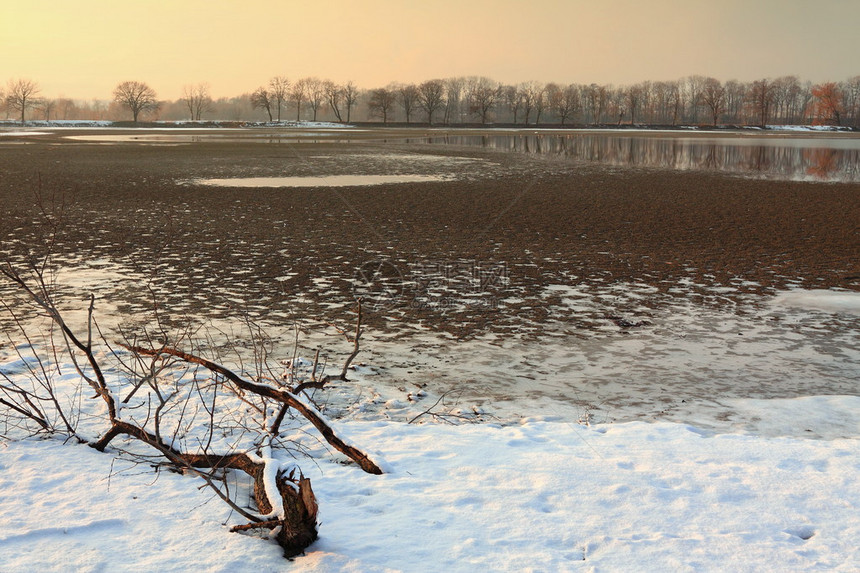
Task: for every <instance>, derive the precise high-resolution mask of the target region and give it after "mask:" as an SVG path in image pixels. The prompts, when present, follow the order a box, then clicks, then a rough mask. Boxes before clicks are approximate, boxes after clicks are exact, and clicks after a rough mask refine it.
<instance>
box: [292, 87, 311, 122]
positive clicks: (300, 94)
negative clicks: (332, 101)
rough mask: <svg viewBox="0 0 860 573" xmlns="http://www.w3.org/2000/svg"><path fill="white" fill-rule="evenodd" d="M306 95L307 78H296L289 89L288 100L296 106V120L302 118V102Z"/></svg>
mask: <svg viewBox="0 0 860 573" xmlns="http://www.w3.org/2000/svg"><path fill="white" fill-rule="evenodd" d="M307 95H308V79H307V78H302V79H300V80H296V82H295V83H294V84H293V87H292V88H291V89H290V100H291V101H292V103H293V105H295V106H296V121H301V119H302V103H304V101H305V98H306V97H307Z"/></svg>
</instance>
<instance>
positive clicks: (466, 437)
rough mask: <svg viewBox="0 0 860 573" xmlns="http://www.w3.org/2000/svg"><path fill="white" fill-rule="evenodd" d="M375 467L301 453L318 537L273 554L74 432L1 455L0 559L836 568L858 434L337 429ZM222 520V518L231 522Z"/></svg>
mask: <svg viewBox="0 0 860 573" xmlns="http://www.w3.org/2000/svg"><path fill="white" fill-rule="evenodd" d="M343 427H344V428H345V429H346V430H347V431H348V433H349V434H350V435H351V437H352V438H354V439H355V440H356V441H359V442H361V443H362V444H364V445H365V446H368V447H369V448H370V449H371V450H376V451H379V452H382V453H384V456H385V458H386V459H387V461H388V464H389V465H390V466H391V467H392V469H393V471H392V473H389V474H387V475H384V476H370V475H367V474H363V473H362V472H360V471H359V470H357V469H356V468H355V467H353V466H343V465H339V464H336V463H331V462H330V461H323V462H321V463H320V465H319V467H314V466H312V465H311V464H303V465H305V466H306V467H305V471H306V472H308V474H309V476H310V477H311V478H312V480H313V485H314V490H315V491H316V492H317V495H318V497H319V499H320V503H321V513H320V516H321V522H322V525H321V528H320V534H321V537H320V539H319V540H318V541H317V542H316V543H315V544H314V545H313V546H312V547H311V551H310V552H309V553H308V554H307V555H306V556H303V557H300V558H298V559H297V560H296V561H295V562H294V563H292V564H289V565H288V564H286V563H285V562H284V561H283V559H282V557H281V555H280V549H279V548H278V547H277V546H276V545H275V544H274V543H273V542H268V541H261V540H259V539H255V538H251V537H247V536H242V535H239V534H230V533H228V532H227V527H226V526H224V525H222V523H223V522H224V521H225V520H227V519H228V515H227V512H226V511H225V510H224V508H223V506H222V505H220V504H219V503H217V502H216V500H211V501H212V503H207V500H209V499H210V497H211V496H210V494H208V493H206V492H201V491H198V490H197V488H196V486H197V485H198V482H197V481H195V480H193V479H191V478H187V477H182V476H177V475H173V474H167V473H164V474H162V475H160V476H156V475H155V474H154V473H153V472H152V470H151V469H149V468H144V467H138V468H133V469H131V470H130V471H128V472H122V473H119V474H117V473H116V472H117V470H119V469H120V468H121V467H122V466H121V464H120V463H119V462H117V463H116V464H115V465H114V466H113V468H112V466H111V461H112V460H111V456H108V455H105V454H99V453H97V452H95V451H92V450H90V449H89V448H87V447H84V446H71V445H65V446H64V445H62V444H58V443H55V442H34V441H28V442H18V443H12V444H9V445H6V446H2V448H3V449H2V450H0V467H2V470H3V471H2V472H0V506H2V507H3V513H4V520H3V521H2V523H0V566H2V567H0V568H2V569H3V570H4V571H10V572H17V571H22V572H23V571H33V570H40V571H69V570H76V571H96V570H123V571H156V570H157V571H180V570H182V571H187V570H194V571H231V572H233V571H276V570H277V571H282V570H289V571H315V572H318V571H361V572H373V571H464V572H466V571H469V572H471V571H667V570H671V571H763V570H769V571H834V570H836V571H851V570H855V569H854V568H855V566H856V564H857V563H858V562H860V549H858V548H857V544H856V539H857V537H858V535H860V517H858V515H860V511H858V509H860V478H858V476H860V457H858V454H860V442H858V441H857V440H856V439H850V440H834V441H822V440H802V439H795V438H759V437H752V436H741V435H711V434H708V433H705V432H701V431H699V430H697V429H695V428H693V427H691V426H686V425H681V424H668V423H660V424H654V425H649V424H645V423H640V422H633V423H627V424H619V425H611V426H598V427H585V426H579V425H574V424H568V423H562V422H558V421H539V420H532V421H528V422H525V423H523V424H521V425H517V426H507V427H498V426H493V425H469V426H458V427H450V426H438V425H423V426H414V425H413V426H407V425H404V424H398V423H388V422H375V423H373V422H362V423H350V424H344V425H343ZM153 482H154V483H153ZM231 523H232V522H231Z"/></svg>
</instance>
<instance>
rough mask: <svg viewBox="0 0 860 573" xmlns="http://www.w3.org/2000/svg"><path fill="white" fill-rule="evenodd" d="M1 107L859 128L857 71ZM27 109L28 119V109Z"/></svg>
mask: <svg viewBox="0 0 860 573" xmlns="http://www.w3.org/2000/svg"><path fill="white" fill-rule="evenodd" d="M0 105H2V109H0V113H4V114H5V117H6V119H18V120H20V121H21V122H24V121H25V120H26V119H27V117H29V118H30V119H44V120H90V119H92V120H106V119H110V120H121V119H131V120H132V121H134V122H137V121H138V120H139V119H141V118H143V117H145V118H147V119H161V120H167V121H177V120H191V121H202V120H207V119H208V120H224V121H268V122H275V121H284V120H287V119H289V120H297V121H303V120H304V121H335V122H340V123H349V122H354V121H370V122H379V123H382V124H390V123H400V124H413V123H414V124H431V125H434V124H442V125H461V124H478V123H479V124H484V125H486V124H510V125H540V124H544V125H561V126H574V125H637V124H650V125H667V126H668V125H712V126H718V125H759V126H764V125H771V124H777V125H809V124H823V125H840V126H853V127H860V76H854V77H852V78H849V79H848V80H844V81H841V82H823V83H820V84H813V83H812V82H809V81H801V80H800V79H799V78H798V77H797V76H783V77H779V78H776V79H769V78H768V79H760V80H755V81H751V82H740V81H736V80H729V81H726V82H722V81H720V80H718V79H716V78H711V77H705V76H687V77H685V78H682V79H679V80H675V81H659V82H652V81H645V82H640V83H637V84H633V85H626V86H614V85H606V84H603V85H599V84H593V83H592V84H575V83H574V84H567V85H565V84H559V83H555V82H550V83H542V82H537V81H529V82H522V83H519V84H503V83H500V82H497V81H495V80H493V79H491V78H487V77H481V76H472V77H456V78H445V79H432V80H427V81H425V82H421V83H392V84H389V85H387V86H384V87H377V88H371V89H359V88H358V87H357V86H356V85H355V83H354V82H352V81H350V82H346V83H343V84H338V83H336V82H333V81H331V80H326V79H319V78H316V77H305V78H299V79H295V80H291V79H289V78H288V77H286V76H280V75H278V76H273V77H272V78H271V79H270V80H269V81H268V82H266V83H264V84H263V85H261V86H259V87H257V88H256V89H254V90H252V91H251V92H249V93H246V94H242V95H240V96H236V97H231V98H219V99H214V98H213V97H212V96H211V94H210V89H209V85H208V84H205V83H200V84H196V85H186V86H184V87H183V90H182V96H181V97H180V98H179V99H177V100H173V101H169V100H159V99H158V97H157V94H156V92H155V90H153V89H152V88H151V87H149V86H148V85H147V84H146V83H144V82H139V81H126V82H122V83H120V84H118V85H117V87H116V89H115V90H114V92H113V98H112V99H111V100H107V101H105V100H93V101H91V102H86V101H77V100H72V99H68V98H58V99H50V98H44V97H41V96H40V89H39V86H38V84H37V83H36V82H34V81H32V80H24V79H19V80H12V81H9V82H8V83H7V85H6V88H5V91H4V90H2V88H0ZM28 114H29V116H28Z"/></svg>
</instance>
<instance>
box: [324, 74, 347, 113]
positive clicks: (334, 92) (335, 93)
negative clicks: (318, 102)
mask: <svg viewBox="0 0 860 573" xmlns="http://www.w3.org/2000/svg"><path fill="white" fill-rule="evenodd" d="M323 91H324V92H325V97H326V101H328V106H329V107H330V108H331V111H332V113H334V116H335V117H336V118H337V120H338V121H339V122H341V123H343V117H342V116H341V113H340V106H341V100H342V99H343V88H342V87H340V86H339V85H337V84H336V83H334V82H333V81H331V80H325V81H324V82H323Z"/></svg>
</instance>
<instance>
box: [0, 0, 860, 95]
mask: <svg viewBox="0 0 860 573" xmlns="http://www.w3.org/2000/svg"><path fill="white" fill-rule="evenodd" d="M858 22H860V0H721V1H715V0H529V1H525V0H430V1H425V2H417V1H413V0H376V1H367V0H364V1H358V0H355V1H352V0H326V1H324V2H310V1H302V2H299V1H294V0H244V1H241V2H240V1H234V0H149V1H146V0H139V1H137V2H124V1H117V0H25V1H18V0H16V1H13V0H0V54H2V58H0V86H5V84H6V82H7V81H8V80H10V79H17V78H28V79H32V80H35V81H36V82H38V83H39V85H40V86H41V88H42V95H44V96H48V97H60V96H65V97H73V98H80V99H89V98H100V99H110V98H111V92H112V90H113V88H114V86H116V84H117V83H119V82H120V81H123V80H129V79H133V80H140V81H145V82H147V83H149V84H150V85H151V86H152V87H153V88H155V90H156V91H157V92H158V94H159V96H160V97H161V98H167V99H175V98H177V97H179V95H180V93H181V90H182V86H183V85H187V84H196V83H200V82H208V83H209V84H210V86H211V91H212V95H213V96H214V97H220V96H236V95H240V94H242V93H246V92H250V91H252V90H253V89H254V88H255V87H257V86H259V85H262V84H264V83H265V82H266V81H267V80H268V79H269V78H270V77H272V76H274V75H285V76H287V77H288V78H290V79H295V78H299V77H303V76H312V75H313V76H318V77H321V78H328V79H332V80H335V81H338V82H344V81H347V80H354V81H355V82H356V84H358V85H359V86H360V87H366V88H371V87H379V86H382V85H385V84H388V83H390V82H393V81H399V82H421V81H423V80H426V79H432V78H437V77H439V78H443V77H450V76H464V75H484V76H489V77H491V78H493V79H496V80H498V81H501V82H505V83H518V82H521V81H527V80H538V81H543V82H548V81H556V82H561V83H571V82H576V83H592V82H596V83H613V84H618V85H626V84H632V83H636V82H639V81H643V80H674V79H679V78H681V77H683V76H687V75H691V74H699V75H707V76H713V77H716V78H718V79H721V80H728V79H738V80H743V81H749V80H754V79H758V78H763V77H778V76H781V75H790V74H793V75H797V76H799V77H800V78H801V79H803V80H811V81H814V82H819V81H824V80H834V81H840V80H844V79H847V78H848V77H851V76H855V75H860V59H858V55H860V33H858V31H857V25H858Z"/></svg>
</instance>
